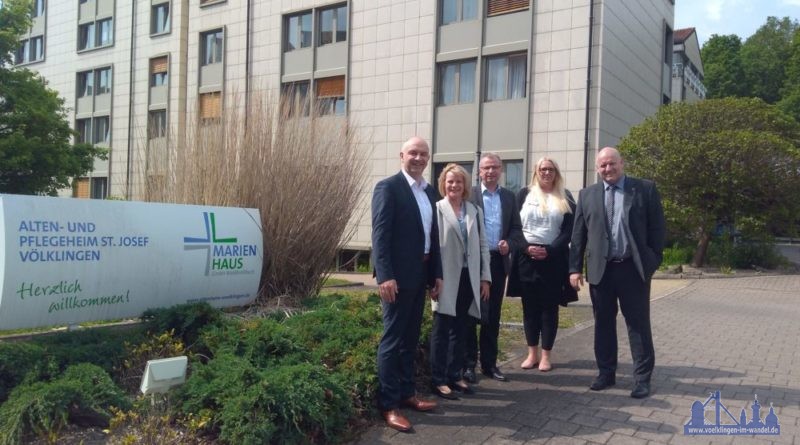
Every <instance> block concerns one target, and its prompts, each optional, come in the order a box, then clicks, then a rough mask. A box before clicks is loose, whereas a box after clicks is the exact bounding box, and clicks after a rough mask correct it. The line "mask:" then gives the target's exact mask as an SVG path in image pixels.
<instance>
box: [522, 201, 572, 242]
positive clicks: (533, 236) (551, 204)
mask: <svg viewBox="0 0 800 445" xmlns="http://www.w3.org/2000/svg"><path fill="white" fill-rule="evenodd" d="M519 217H520V219H521V220H522V234H523V235H525V240H526V241H528V243H530V244H541V245H544V246H549V245H550V244H552V243H553V240H555V239H556V237H557V236H558V234H559V233H560V232H561V223H562V222H563V221H564V214H563V213H561V211H560V210H559V208H558V200H557V199H556V198H555V197H554V196H553V195H552V194H547V212H546V213H545V212H544V211H543V209H542V208H541V206H540V205H539V200H538V199H536V195H535V194H534V193H528V196H527V197H526V198H525V202H524V203H523V204H522V208H521V209H520V211H519Z"/></svg>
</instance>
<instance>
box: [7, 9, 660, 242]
mask: <svg viewBox="0 0 800 445" xmlns="http://www.w3.org/2000/svg"><path fill="white" fill-rule="evenodd" d="M36 5H37V6H36V8H37V9H36V15H37V17H36V18H35V19H34V22H33V26H32V29H31V32H30V33H29V34H28V35H26V36H24V37H23V39H22V47H23V48H27V49H23V50H21V51H20V54H21V57H19V58H18V62H19V64H20V65H25V66H27V67H29V68H30V69H33V70H36V71H38V72H40V73H41V74H42V75H44V77H45V78H47V79H48V81H49V82H50V86H51V87H52V88H55V89H56V90H57V91H58V92H59V93H60V94H61V95H62V96H63V97H64V98H65V99H66V102H67V104H69V105H70V108H71V109H72V112H71V114H70V119H72V120H73V121H74V125H75V128H76V129H77V130H78V131H79V133H80V135H81V136H80V137H81V139H83V140H86V141H92V142H94V143H98V144H101V145H104V146H107V147H109V148H110V157H109V160H108V161H102V162H101V161H98V162H96V164H95V169H94V171H93V172H92V173H91V174H90V175H89V177H88V178H79V179H77V181H76V183H77V187H76V189H75V190H76V191H75V194H76V195H78V196H90V197H103V196H106V195H114V196H126V197H129V198H132V199H136V198H137V196H135V187H133V186H132V185H133V182H134V181H135V180H136V178H137V177H139V173H141V172H137V171H135V170H136V168H137V167H136V165H140V164H141V163H137V162H134V161H135V160H140V159H145V160H146V161H147V162H145V165H146V166H150V165H162V163H159V162H155V161H153V162H150V159H151V158H155V157H159V156H165V155H166V153H165V150H166V147H167V145H166V144H165V143H164V139H165V135H166V134H167V131H166V129H167V128H173V129H177V131H175V132H174V133H175V134H176V135H177V137H180V133H181V129H182V128H185V126H186V124H187V114H190V112H192V111H193V109H192V108H191V107H194V106H197V111H198V112H199V113H200V115H201V116H203V117H214V116H217V115H219V113H220V112H221V109H222V108H221V107H222V102H223V101H224V100H225V98H226V95H230V94H231V93H250V92H254V91H258V90H261V89H264V90H268V91H271V92H274V93H278V92H280V94H282V95H283V96H284V97H286V98H291V99H292V100H295V101H297V103H302V102H304V101H306V100H308V101H309V102H311V103H312V104H314V105H317V106H319V105H323V106H322V107H321V109H322V110H323V112H324V113H327V114H334V115H341V116H342V119H347V120H349V121H350V122H351V123H353V124H354V128H357V129H359V131H364V132H365V134H368V135H369V140H370V144H371V147H370V148H371V153H372V154H371V160H370V162H371V169H370V172H371V177H370V180H369V181H368V187H367V190H365V192H364V198H365V199H364V200H363V203H364V204H363V205H364V206H366V205H368V202H369V200H368V197H369V194H370V191H371V188H372V185H373V184H374V183H375V182H376V181H378V180H379V179H380V178H383V177H385V176H387V175H389V174H392V173H394V172H396V171H397V170H398V168H399V158H398V153H399V149H400V145H401V144H402V142H403V141H404V140H406V139H407V138H408V137H410V136H412V135H420V136H422V137H424V138H426V139H427V140H429V141H430V143H431V148H432V152H433V163H434V168H432V169H430V171H429V172H428V174H429V175H431V176H430V177H433V176H435V173H436V172H437V171H439V169H440V168H441V166H443V165H444V164H445V163H447V162H458V163H462V164H464V165H465V166H466V167H467V168H468V169H469V170H472V166H473V163H474V161H475V159H476V156H477V155H478V153H480V152H487V151H493V152H497V153H498V154H500V155H501V156H502V158H503V160H504V162H505V167H506V171H505V182H506V185H507V186H509V187H510V188H518V187H520V186H522V185H524V184H525V183H526V182H527V181H528V178H529V173H530V171H531V168H532V165H533V164H534V163H535V161H536V159H538V158H539V157H541V156H544V155H547V156H551V157H553V158H555V159H556V160H558V162H559V163H560V165H561V168H562V171H563V172H564V174H565V176H566V181H567V186H568V187H569V188H571V189H572V190H576V191H577V190H578V189H580V188H582V187H584V186H585V185H587V184H588V183H592V182H594V181H595V180H596V179H595V173H594V167H593V165H594V153H595V152H596V150H597V149H598V148H600V147H603V146H606V145H614V144H616V143H617V142H618V140H619V139H620V138H621V137H622V136H623V135H625V134H626V132H627V131H628V129H629V128H630V127H631V126H632V125H635V124H637V123H639V122H640V121H642V120H643V119H644V118H645V117H647V116H649V115H651V114H653V113H654V112H655V111H656V110H657V108H658V107H659V106H660V105H661V104H662V103H666V102H668V101H669V100H670V96H671V80H672V76H671V72H672V49H673V43H672V31H671V29H672V21H673V12H674V1H673V0H643V1H626V0H345V1H332V0H281V1H278V0H275V1H253V0H133V1H129V2H123V1H115V0H66V1H58V2H56V1H48V0H37V3H36ZM195 104H196V105H195ZM308 109H309V108H308V107H302V106H301V107H297V112H298V113H308V112H309V111H308ZM144 168H148V169H149V168H150V167H144ZM358 224H359V227H358V230H357V233H356V236H355V238H354V239H353V240H352V241H351V244H352V246H354V247H356V248H368V246H369V242H370V241H369V240H370V236H369V233H370V227H369V212H364V216H363V217H362V219H361V221H360V222H359V223H358Z"/></svg>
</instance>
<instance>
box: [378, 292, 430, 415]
mask: <svg viewBox="0 0 800 445" xmlns="http://www.w3.org/2000/svg"><path fill="white" fill-rule="evenodd" d="M425 282H426V280H425V279H424V277H423V279H421V280H420V282H419V284H418V285H417V287H416V288H408V287H406V288H403V287H400V291H399V293H398V295H397V297H396V299H395V302H394V303H386V302H385V301H383V300H381V307H382V308H383V336H382V337H381V341H380V344H379V345H378V380H379V382H380V387H379V388H378V404H379V406H380V408H381V409H382V410H391V409H395V408H397V407H398V406H399V405H400V401H401V400H405V399H407V398H409V397H412V396H414V395H415V394H416V385H415V383H414V358H415V356H416V352H417V346H418V344H419V332H420V328H421V326H422V313H423V310H424V309H425Z"/></svg>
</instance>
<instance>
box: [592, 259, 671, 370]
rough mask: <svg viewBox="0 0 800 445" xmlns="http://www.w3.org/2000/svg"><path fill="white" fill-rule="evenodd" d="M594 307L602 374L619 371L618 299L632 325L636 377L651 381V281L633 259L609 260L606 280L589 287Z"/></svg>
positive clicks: (629, 336)
mask: <svg viewBox="0 0 800 445" xmlns="http://www.w3.org/2000/svg"><path fill="white" fill-rule="evenodd" d="M589 292H590V294H591V297H592V309H593V310H594V355H595V359H596V360H597V368H598V369H599V370H600V375H608V376H613V375H614V373H615V372H616V370H617V300H619V307H620V309H621V310H622V315H623V316H624V317H625V324H626V325H627V326H628V340H629V342H630V345H631V356H632V357H633V365H634V371H633V376H634V379H635V380H636V381H637V382H649V381H650V376H651V375H652V373H653V367H654V366H655V363H656V360H655V350H654V348H653V334H652V332H651V329H650V281H647V282H644V281H642V279H641V276H640V275H639V273H638V271H637V270H636V266H635V265H634V263H633V261H632V260H630V259H629V260H626V261H623V262H621V263H613V262H609V263H608V264H607V265H606V271H605V273H604V274H603V279H602V280H600V283H599V284H597V285H591V286H589Z"/></svg>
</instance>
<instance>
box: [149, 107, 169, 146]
mask: <svg viewBox="0 0 800 445" xmlns="http://www.w3.org/2000/svg"><path fill="white" fill-rule="evenodd" d="M147 123H148V128H147V138H148V139H155V138H163V137H166V136H167V110H155V111H151V112H150V114H149V116H148V120H147Z"/></svg>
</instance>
